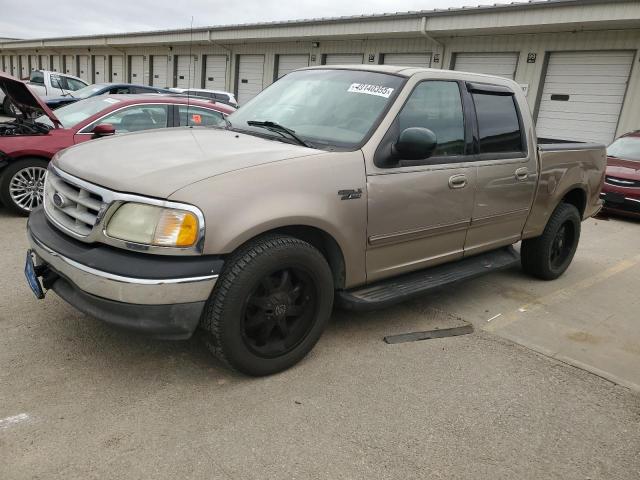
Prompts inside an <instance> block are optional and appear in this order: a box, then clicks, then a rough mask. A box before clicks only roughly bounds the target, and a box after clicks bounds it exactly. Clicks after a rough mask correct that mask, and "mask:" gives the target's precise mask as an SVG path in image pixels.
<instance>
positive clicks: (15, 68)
mask: <svg viewBox="0 0 640 480" xmlns="http://www.w3.org/2000/svg"><path fill="white" fill-rule="evenodd" d="M18 62H20V59H19V57H18V55H12V56H11V75H13V76H14V77H18V76H20V66H19V65H18Z"/></svg>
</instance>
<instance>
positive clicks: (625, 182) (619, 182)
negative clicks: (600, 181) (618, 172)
mask: <svg viewBox="0 0 640 480" xmlns="http://www.w3.org/2000/svg"><path fill="white" fill-rule="evenodd" d="M604 183H606V184H609V185H613V186H614V187H625V188H640V181H638V180H630V179H628V178H619V177H612V176H611V175H607V176H606V177H605V178H604Z"/></svg>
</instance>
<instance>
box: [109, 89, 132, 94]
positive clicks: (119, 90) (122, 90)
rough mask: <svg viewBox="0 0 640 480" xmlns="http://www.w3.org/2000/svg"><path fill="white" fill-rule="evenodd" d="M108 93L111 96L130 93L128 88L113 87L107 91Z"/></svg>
mask: <svg viewBox="0 0 640 480" xmlns="http://www.w3.org/2000/svg"><path fill="white" fill-rule="evenodd" d="M109 93H110V94H112V95H126V94H128V93H131V89H130V88H129V87H115V88H112V89H111V90H109Z"/></svg>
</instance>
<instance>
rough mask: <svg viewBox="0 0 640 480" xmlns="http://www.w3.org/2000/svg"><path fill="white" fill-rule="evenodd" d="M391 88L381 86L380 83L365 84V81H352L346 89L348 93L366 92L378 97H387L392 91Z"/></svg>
mask: <svg viewBox="0 0 640 480" xmlns="http://www.w3.org/2000/svg"><path fill="white" fill-rule="evenodd" d="M393 90H394V89H393V88H390V87H383V86H381V85H367V84H366V83H352V84H351V86H350V87H349V90H347V91H348V92H350V93H366V94H367V95H376V96H378V97H384V98H389V97H390V96H391V94H392V93H393Z"/></svg>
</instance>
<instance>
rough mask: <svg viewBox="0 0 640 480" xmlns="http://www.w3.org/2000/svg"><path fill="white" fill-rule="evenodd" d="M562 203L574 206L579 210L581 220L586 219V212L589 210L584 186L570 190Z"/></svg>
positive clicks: (575, 186)
mask: <svg viewBox="0 0 640 480" xmlns="http://www.w3.org/2000/svg"><path fill="white" fill-rule="evenodd" d="M560 203H568V204H569V205H573V206H574V207H576V208H577V209H578V212H579V213H580V218H582V219H584V212H585V209H586V208H587V192H586V191H585V189H584V188H583V187H582V186H579V185H574V186H573V187H571V188H569V189H568V190H567V192H566V193H565V194H564V195H563V196H562V199H561V200H560ZM560 203H559V204H560ZM556 208H557V206H556Z"/></svg>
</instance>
